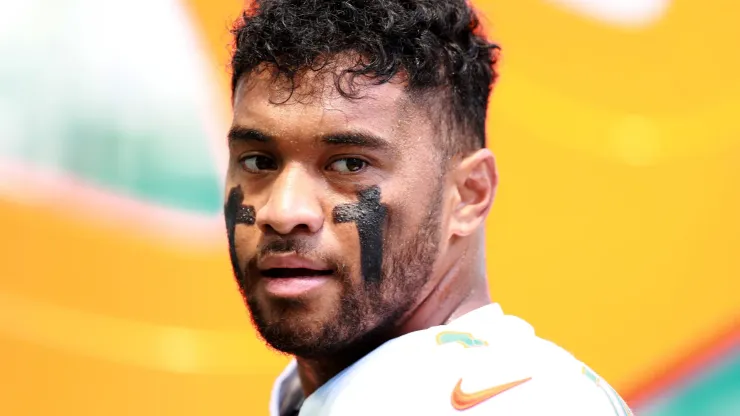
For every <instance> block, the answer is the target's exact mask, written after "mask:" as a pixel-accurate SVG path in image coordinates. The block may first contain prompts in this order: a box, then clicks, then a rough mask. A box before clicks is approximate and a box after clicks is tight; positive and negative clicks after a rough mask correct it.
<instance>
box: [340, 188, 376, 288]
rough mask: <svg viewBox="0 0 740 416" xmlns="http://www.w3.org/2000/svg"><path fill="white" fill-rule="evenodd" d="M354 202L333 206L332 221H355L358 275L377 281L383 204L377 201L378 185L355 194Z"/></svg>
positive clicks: (370, 280)
mask: <svg viewBox="0 0 740 416" xmlns="http://www.w3.org/2000/svg"><path fill="white" fill-rule="evenodd" d="M357 198H358V202H357V203H355V204H344V205H338V206H336V207H334V210H333V213H332V214H333V216H334V222H335V223H337V224H339V223H346V222H354V223H355V224H357V233H358V234H359V236H360V264H361V266H362V277H363V278H364V279H365V281H366V282H368V283H377V282H379V281H380V276H381V266H382V264H383V226H384V224H385V217H386V215H387V211H388V210H387V207H386V206H385V205H384V204H381V203H380V188H379V187H378V186H373V187H370V188H367V189H364V190H362V191H360V192H358V194H357Z"/></svg>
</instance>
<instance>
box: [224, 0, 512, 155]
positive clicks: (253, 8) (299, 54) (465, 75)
mask: <svg viewBox="0 0 740 416" xmlns="http://www.w3.org/2000/svg"><path fill="white" fill-rule="evenodd" d="M232 33H233V35H234V38H235V43H234V51H233V55H232V62H231V67H232V78H231V89H232V95H233V93H234V91H235V89H236V86H237V83H238V82H239V80H240V79H241V77H242V76H244V75H249V74H251V73H253V72H254V71H256V70H259V69H260V68H267V67H269V68H271V70H273V71H275V76H276V77H282V78H284V79H285V80H287V81H289V82H288V83H287V85H289V86H290V88H292V90H291V91H290V92H291V93H293V92H294V91H295V89H296V87H297V84H296V82H297V78H298V77H299V75H300V74H301V73H302V72H301V71H304V70H312V71H317V72H319V71H322V70H328V69H331V70H332V71H333V70H334V69H336V68H335V67H332V65H331V64H332V61H335V60H336V58H337V57H338V56H340V55H342V54H344V55H349V56H356V57H357V58H356V59H357V60H356V62H354V65H349V67H346V68H345V69H343V70H342V71H340V72H339V73H334V75H335V76H336V78H335V85H336V88H337V90H338V91H339V93H340V94H342V95H343V96H345V97H349V98H359V94H358V91H357V89H356V88H354V87H355V84H354V82H353V80H354V78H355V77H356V76H363V77H369V78H370V79H372V80H374V81H375V82H377V83H379V84H380V83H385V82H389V81H391V80H392V79H393V78H394V77H395V76H396V75H401V76H403V78H404V81H405V82H406V89H407V91H408V93H409V94H410V95H412V96H415V97H426V98H432V99H433V100H436V101H437V103H438V104H440V105H437V106H432V107H429V108H434V109H435V111H437V114H433V116H434V117H436V118H438V119H439V120H443V121H445V122H446V124H447V125H448V126H449V127H451V130H450V132H453V133H454V132H458V133H461V134H450V135H446V136H449V137H451V138H452V137H455V139H454V140H449V146H445V147H447V149H446V150H447V151H448V152H449V153H451V154H455V153H459V152H465V151H470V150H475V149H478V148H481V147H484V146H485V144H486V139H485V119H486V109H487V106H488V98H489V95H490V93H491V89H492V86H493V83H494V82H495V79H496V76H497V73H496V70H495V64H496V60H497V58H498V52H499V47H498V46H497V45H496V44H493V43H490V42H489V41H488V40H487V39H486V38H485V37H484V36H483V34H482V30H481V28H480V23H479V19H478V17H477V15H476V13H475V11H474V10H473V9H472V8H471V7H470V6H469V5H468V4H467V3H466V1H465V0H252V3H251V5H250V6H249V7H248V8H247V9H246V10H245V11H244V13H243V14H242V17H241V18H240V19H239V20H238V21H237V23H236V24H235V26H234V29H233V31H232ZM346 81H349V82H346ZM425 101H426V102H428V101H429V100H425Z"/></svg>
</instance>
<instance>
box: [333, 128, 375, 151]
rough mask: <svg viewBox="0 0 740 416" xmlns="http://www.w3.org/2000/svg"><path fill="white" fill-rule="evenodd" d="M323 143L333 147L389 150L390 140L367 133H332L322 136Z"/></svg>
mask: <svg viewBox="0 0 740 416" xmlns="http://www.w3.org/2000/svg"><path fill="white" fill-rule="evenodd" d="M321 142H323V143H324V144H328V145H332V146H358V147H367V148H370V149H387V148H389V147H390V143H389V142H388V140H386V139H384V138H382V137H379V136H376V135H374V134H370V133H365V132H348V133H330V134H327V135H324V136H321Z"/></svg>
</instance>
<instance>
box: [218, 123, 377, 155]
mask: <svg viewBox="0 0 740 416" xmlns="http://www.w3.org/2000/svg"><path fill="white" fill-rule="evenodd" d="M227 137H228V138H229V142H234V141H243V142H252V141H253V142H259V143H270V142H274V141H275V138H274V137H273V136H271V135H269V134H267V133H264V132H262V131H259V130H256V129H253V128H248V127H241V126H233V127H231V129H229V134H228V136H227ZM319 139H320V142H321V143H323V144H326V145H330V146H358V147H366V148H370V149H379V150H382V149H388V148H390V147H391V145H390V142H389V141H388V140H386V139H384V138H382V137H379V136H376V135H374V134H371V133H366V132H361V131H354V132H343V133H329V134H325V135H323V136H320V137H319Z"/></svg>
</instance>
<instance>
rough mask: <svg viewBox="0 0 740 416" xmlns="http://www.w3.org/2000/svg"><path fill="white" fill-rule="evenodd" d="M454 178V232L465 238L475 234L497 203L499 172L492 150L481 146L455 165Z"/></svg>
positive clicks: (452, 230) (452, 219) (452, 231)
mask: <svg viewBox="0 0 740 416" xmlns="http://www.w3.org/2000/svg"><path fill="white" fill-rule="evenodd" d="M452 180H453V181H454V187H455V190H456V195H455V196H456V199H457V200H456V201H455V202H456V205H455V206H454V207H453V211H452V216H451V224H450V225H451V230H450V231H451V233H452V234H453V235H458V236H461V237H464V236H468V235H470V234H473V233H474V232H475V231H476V230H477V229H478V227H479V226H480V225H481V224H482V223H483V222H484V221H485V219H486V217H487V216H488V212H489V211H490V209H491V205H493V197H494V196H495V194H496V185H497V184H498V174H497V173H496V161H495V159H494V157H493V153H491V151H490V150H488V149H480V150H478V151H476V152H475V153H472V154H470V155H468V156H466V157H465V158H463V159H462V161H461V162H460V163H459V164H458V165H457V166H456V167H455V169H454V171H453V173H452Z"/></svg>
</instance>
